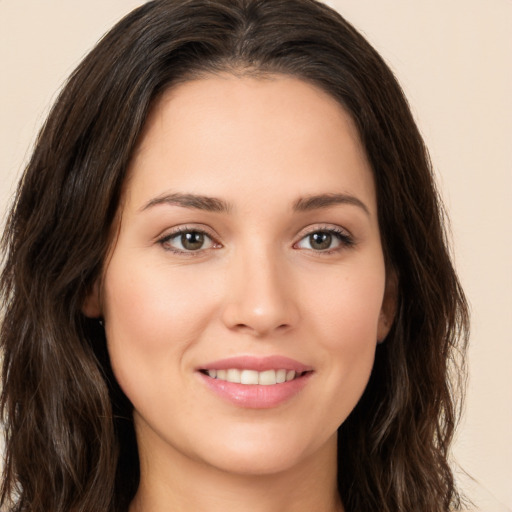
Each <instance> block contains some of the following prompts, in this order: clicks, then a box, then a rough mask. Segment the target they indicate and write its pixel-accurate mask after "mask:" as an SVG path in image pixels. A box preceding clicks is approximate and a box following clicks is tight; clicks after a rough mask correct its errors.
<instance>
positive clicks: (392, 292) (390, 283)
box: [377, 271, 398, 343]
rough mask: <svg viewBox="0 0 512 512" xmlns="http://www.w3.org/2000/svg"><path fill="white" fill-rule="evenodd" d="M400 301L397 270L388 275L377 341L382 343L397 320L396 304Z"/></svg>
mask: <svg viewBox="0 0 512 512" xmlns="http://www.w3.org/2000/svg"><path fill="white" fill-rule="evenodd" d="M397 301H398V278H397V275H396V272H395V271H391V272H389V274H388V275H387V276H386V289H385V291H384V298H383V299H382V307H381V310H380V315H379V322H378V325H377V342H378V343H382V342H383V341H384V340H385V339H386V336H387V335H388V334H389V331H390V330H391V326H392V325H393V321H394V320H395V314H396V304H397Z"/></svg>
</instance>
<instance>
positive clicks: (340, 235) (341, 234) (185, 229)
mask: <svg viewBox="0 0 512 512" xmlns="http://www.w3.org/2000/svg"><path fill="white" fill-rule="evenodd" d="M187 233H188V234H190V233H196V234H199V235H202V236H205V237H206V238H208V239H209V240H210V242H211V244H212V246H211V247H208V248H205V249H203V248H199V249H198V250H183V249H177V248H175V247H172V246H171V245H170V244H169V243H170V241H172V240H173V239H177V238H178V237H180V236H183V235H184V234H187ZM320 233H323V234H329V235H333V236H334V237H335V238H336V239H337V240H338V242H339V245H338V246H336V247H333V248H330V249H325V250H315V249H312V248H310V249H308V248H304V250H307V251H310V252H313V253H315V254H318V255H329V254H333V253H337V252H340V251H341V250H343V249H348V248H351V247H353V246H354V245H355V240H354V238H353V237H352V236H351V235H350V234H348V233H347V232H346V231H344V230H341V229H339V228H336V227H332V226H329V227H316V228H315V229H311V230H309V231H307V232H305V233H302V235H301V237H300V239H299V240H298V242H295V243H294V244H293V247H294V248H295V249H300V247H297V246H298V244H300V243H301V242H302V241H304V240H306V239H307V238H308V237H311V236H312V235H315V234H320ZM157 242H158V243H159V244H160V245H161V246H162V247H163V248H164V250H166V251H169V252H172V253H174V254H178V255H181V256H187V257H194V256H200V255H204V252H205V251H209V250H211V249H220V248H222V244H220V243H219V242H217V241H216V240H215V238H214V237H213V236H212V235H211V234H210V233H208V231H207V230H205V229H203V228H194V227H189V226H182V227H179V228H177V229H176V230H175V231H173V232H172V233H170V234H167V235H165V236H164V237H162V238H160V239H159V240H157Z"/></svg>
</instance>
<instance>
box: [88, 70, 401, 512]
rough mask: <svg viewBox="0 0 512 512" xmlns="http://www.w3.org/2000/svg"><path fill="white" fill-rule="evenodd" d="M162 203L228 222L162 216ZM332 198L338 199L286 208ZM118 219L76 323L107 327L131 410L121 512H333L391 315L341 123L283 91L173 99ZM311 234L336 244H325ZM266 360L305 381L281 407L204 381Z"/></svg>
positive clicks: (364, 179)
mask: <svg viewBox="0 0 512 512" xmlns="http://www.w3.org/2000/svg"><path fill="white" fill-rule="evenodd" d="M172 194H194V195H200V196H208V197H214V198H217V199H219V200H221V201H222V202H223V204H224V203H226V205H227V207H226V208H225V210H222V211H207V210H204V209H201V208H196V207H191V206H190V205H188V206H184V205H182V204H181V205H180V204H172V201H171V202H170V201H167V202H166V201H161V198H162V197H163V196H166V195H172ZM329 194H330V195H331V196H330V197H332V194H339V195H342V194H343V195H344V198H345V199H344V201H342V202H338V201H336V202H333V203H332V202H331V204H323V205H321V204H316V205H315V204H309V208H302V209H300V208H299V209H297V203H298V202H301V204H302V205H304V204H305V202H306V199H307V198H309V197H311V196H316V195H329ZM173 197H176V196H173ZM347 197H349V199H348V200H347V199H346V198H347ZM324 203H325V201H324ZM294 206H295V208H294ZM120 219H121V220H120V225H119V235H118V238H117V239H116V241H115V245H114V246H113V248H112V251H111V254H110V257H109V259H108V262H107V264H106V266H105V269H104V274H103V276H102V280H101V281H100V282H98V283H97V285H96V286H95V289H94V291H93V292H92V293H91V295H90V297H89V298H88V300H87V302H86V304H85V306H84V310H85V313H86V314H88V315H89V316H103V318H104V322H105V329H106V334H107V339H108V349H109V353H110V357H111V360H112V366H113V369H114V373H115V375H116V378H117V379H118V381H119V384H120V385H121V387H122V389H123V390H124V392H125V393H126V395H127V396H128V397H129V399H130V400H131V402H132V403H133V405H134V422H135V428H136V433H137V438H138V444H139V451H140V458H141V484H140V488H139V491H138V493H137V496H136V498H135V500H134V502H133V503H132V509H131V510H132V512H133V511H135V510H140V511H149V510H151V511H156V512H158V511H163V510H180V511H182V510H183V511H189V510H190V511H192V510H193V511H206V510H208V511H209V512H211V511H216V510H219V511H220V510H222V511H223V512H225V511H230V510H233V511H234V510H236V511H239V510H250V511H262V512H263V511H265V512H272V511H276V512H277V511H280V512H292V511H293V512H299V511H308V512H310V511H311V510H316V511H335V510H337V511H339V510H342V505H341V503H340V500H339V497H338V495H337V491H336V474H337V467H336V431H337V428H338V427H339V425H340V424H341V423H343V421H344V420H345V419H346V417H347V416H348V414H349V413H350V411H351V410H352V409H353V408H354V406H355V405H356V403H357V402H358V400H359V398H360V396H361V394H362V393H363V391H364V388H365V386H366V384H367V381H368V379H369V375H370V372H371V368H372V365H373V361H374V354H375V348H376V344H377V342H378V340H383V339H384V338H385V336H386V335H387V333H388V331H389V328H390V325H391V323H392V320H393V313H394V293H393V286H392V279H391V278H390V277H389V276H388V277H387V276H386V269H385V264H384V258H383V253H382V247H381V240H380V235H379V227H378V219H377V204H376V192H375V187H374V181H373V177H372V173H371V169H370V166H369V164H368V161H367V158H366V156H365V153H364V150H363V148H362V146H361V142H360V140H359V137H358V134H357V131H356V128H355V126H354V124H353V122H352V120H351V118H350V117H349V116H348V114H347V113H346V112H345V111H344V110H343V108H342V107H341V106H340V105H339V104H338V103H337V102H336V101H335V100H334V99H333V98H331V97H330V96H329V95H327V94H326V93H324V92H323V91H321V90H319V89H318V88H316V87H314V86H312V85H310V84H307V83H305V82H303V81H300V80H298V79H296V78H292V77H285V76H280V75H276V76H268V77H265V78H252V77H248V76H245V77H234V76H231V75H227V74H226V75H215V76H208V77H205V78H201V79H198V80H195V81H191V82H187V83H184V84H181V85H179V86H177V87H175V88H173V89H171V90H170V91H168V92H167V93H166V94H165V95H164V96H163V97H162V98H161V99H160V100H159V102H158V103H157V104H156V105H155V107H154V109H153V111H152V113H151V115H150V117H149V119H148V121H147V125H146V128H145V131H144V133H143V136H142V138H141V141H140V144H139V146H138V148H137V151H136V154H135V156H134V158H133V161H132V163H131V168H130V170H129V179H128V181H127V183H126V187H125V193H124V197H123V201H122V206H121V210H120ZM176 229H185V230H188V231H189V232H190V231H194V230H195V231H202V232H204V233H206V235H207V236H206V237H205V239H204V240H205V243H204V245H203V246H201V247H200V248H199V249H197V250H190V251H188V252H187V251H185V250H184V247H183V246H182V245H180V241H181V238H180V235H176ZM333 230H335V231H337V232H340V233H341V238H338V235H337V234H336V233H334V232H333ZM312 233H317V234H320V235H324V236H327V239H328V237H329V235H330V236H331V242H330V245H329V247H328V248H327V249H325V250H324V249H319V248H318V247H319V246H318V245H315V244H314V243H312V238H311V237H310V235H311V234H312ZM172 236H174V238H172ZM347 240H349V242H347ZM276 354H278V355H283V356H287V357H290V358H293V359H295V360H298V361H300V362H302V363H304V364H307V365H309V366H310V367H312V369H313V371H312V372H311V375H310V377H309V379H308V382H307V383H306V385H305V386H304V388H303V389H302V390H301V391H300V392H299V393H297V394H296V395H294V396H293V397H292V398H290V399H289V400H287V401H285V403H282V404H279V405H278V406H276V407H270V408H266V409H253V408H247V407H239V406H237V405H236V404H233V403H232V402H229V401H226V400H224V399H222V398H221V397H219V396H217V395H216V394H215V393H212V391H211V390H210V389H209V388H208V387H207V386H206V385H205V384H204V380H205V379H204V377H203V376H201V374H200V373H199V372H198V371H197V370H198V368H200V367H202V366H204V365H206V364H207V363H208V362H211V361H216V360H219V359H224V358H227V357H232V356H239V355H252V356H258V357H262V356H269V355H276Z"/></svg>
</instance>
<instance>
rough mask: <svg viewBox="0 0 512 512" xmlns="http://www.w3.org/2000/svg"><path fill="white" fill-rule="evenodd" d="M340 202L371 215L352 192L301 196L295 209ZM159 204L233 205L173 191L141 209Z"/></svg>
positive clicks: (221, 208)
mask: <svg viewBox="0 0 512 512" xmlns="http://www.w3.org/2000/svg"><path fill="white" fill-rule="evenodd" d="M338 204H349V205H353V206H357V207H359V208H361V209H362V210H363V211H364V212H365V213H366V214H367V215H368V216H369V215H370V210H369V209H368V207H367V206H366V205H365V204H364V203H363V202H362V201H361V200H360V199H358V198H357V197H355V196H352V195H350V194H319V195H312V196H306V197H301V198H299V199H298V200H297V201H295V203H294V204H293V210H294V211H296V212H307V211H311V210H318V209H322V208H329V207H330V206H335V205H338ZM159 205H171V206H181V207H182V208H190V209H194V210H202V211H207V212H215V213H229V211H230V210H231V205H230V204H229V203H227V202H226V201H224V200H223V199H219V198H217V197H210V196H203V195H197V194H182V193H173V194H165V195H162V196H159V197H155V198H154V199H151V201H149V202H148V203H147V204H145V205H144V206H143V207H142V208H141V209H140V211H145V210H148V209H149V208H153V207H154V206H159Z"/></svg>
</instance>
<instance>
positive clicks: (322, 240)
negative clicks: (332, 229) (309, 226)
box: [309, 231, 332, 251]
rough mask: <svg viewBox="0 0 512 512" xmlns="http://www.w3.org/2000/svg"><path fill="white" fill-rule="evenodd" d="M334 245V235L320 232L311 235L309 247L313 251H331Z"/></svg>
mask: <svg viewBox="0 0 512 512" xmlns="http://www.w3.org/2000/svg"><path fill="white" fill-rule="evenodd" d="M331 244H332V234H331V233H328V232H326V231H320V232H318V233H312V234H311V235H309V245H310V247H311V249H314V250H316V251H325V249H330V247H331Z"/></svg>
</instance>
